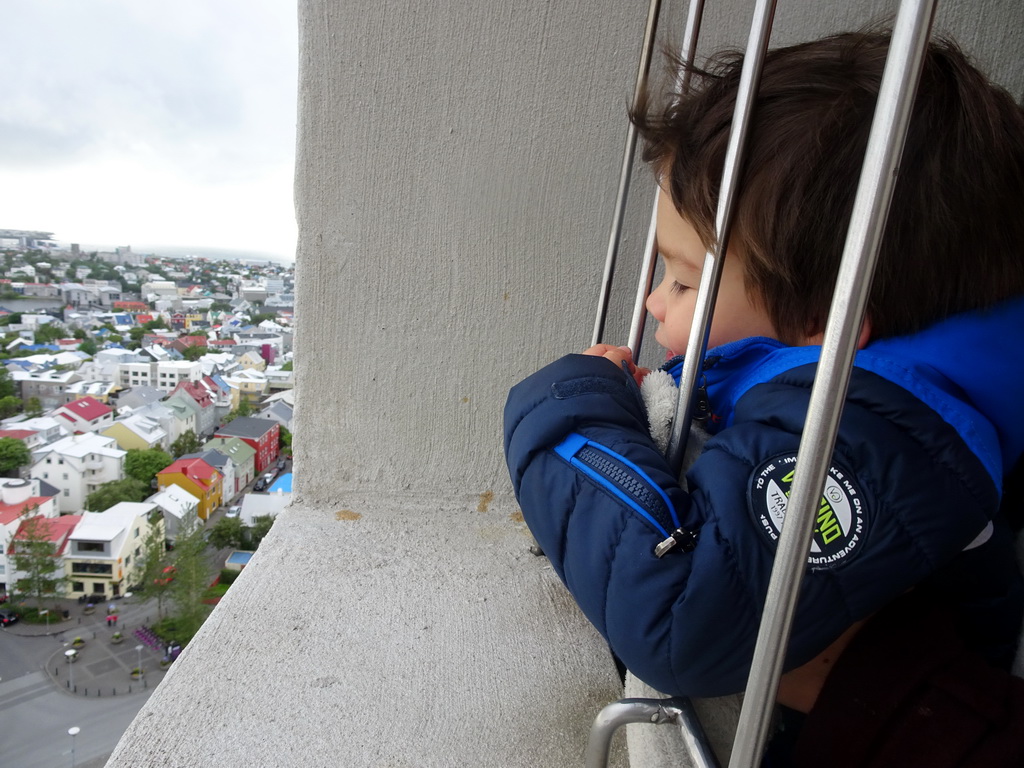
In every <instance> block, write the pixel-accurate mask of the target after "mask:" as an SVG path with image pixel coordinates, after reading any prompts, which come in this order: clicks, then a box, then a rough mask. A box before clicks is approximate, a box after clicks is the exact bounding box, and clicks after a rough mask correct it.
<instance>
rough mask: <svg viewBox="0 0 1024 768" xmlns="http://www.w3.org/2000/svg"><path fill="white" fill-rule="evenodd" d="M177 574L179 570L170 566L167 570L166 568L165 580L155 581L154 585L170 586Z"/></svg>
mask: <svg viewBox="0 0 1024 768" xmlns="http://www.w3.org/2000/svg"><path fill="white" fill-rule="evenodd" d="M177 572H178V569H177V568H175V567H174V566H173V565H168V566H167V567H166V568H164V573H163V578H159V579H153V583H154V584H159V585H161V586H164V585H167V584H170V583H171V582H172V581H174V574H176V573H177Z"/></svg>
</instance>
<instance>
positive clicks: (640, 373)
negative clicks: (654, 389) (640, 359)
mask: <svg viewBox="0 0 1024 768" xmlns="http://www.w3.org/2000/svg"><path fill="white" fill-rule="evenodd" d="M583 354H584V355H591V356H593V357H603V358H604V359H605V360H611V361H612V362H613V363H615V367H616V368H622V364H623V363H625V364H626V365H627V367H628V368H629V373H630V374H631V375H632V376H633V380H634V381H636V383H637V384H638V385H639V384H640V382H642V381H643V380H644V376H646V375H647V374H648V373H650V372H651V369H650V368H639V367H637V365H636V364H635V363H634V362H633V352H632V351H631V350H630V348H629V347H614V346H612V345H611V344H595V345H594V346H592V347H591V348H590V349H587V350H584V352H583Z"/></svg>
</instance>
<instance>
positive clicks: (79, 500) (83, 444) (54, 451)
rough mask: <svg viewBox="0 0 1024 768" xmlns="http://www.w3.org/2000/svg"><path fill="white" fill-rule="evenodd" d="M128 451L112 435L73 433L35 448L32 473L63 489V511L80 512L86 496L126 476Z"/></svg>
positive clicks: (61, 499) (60, 501)
mask: <svg viewBox="0 0 1024 768" xmlns="http://www.w3.org/2000/svg"><path fill="white" fill-rule="evenodd" d="M126 453H127V451H122V450H121V449H120V448H118V447H117V442H116V441H115V440H114V438H112V437H106V436H104V435H97V434H94V433H87V434H83V435H71V436H69V437H65V438H63V439H62V440H58V441H57V442H55V443H51V444H50V445H46V446H43V447H42V448H40V449H38V450H36V451H33V452H32V468H31V469H30V470H29V476H30V477H37V478H40V479H42V480H45V481H46V482H48V483H49V484H50V485H52V486H54V487H55V488H57V489H58V490H59V491H60V497H59V499H58V506H59V508H60V511H61V512H78V511H79V510H81V509H83V508H84V506H85V498H86V496H88V495H89V494H90V493H92V492H93V491H95V490H96V489H97V488H98V487H99V486H101V485H103V484H104V483H110V482H113V481H114V480H121V479H123V478H124V457H125V454H126Z"/></svg>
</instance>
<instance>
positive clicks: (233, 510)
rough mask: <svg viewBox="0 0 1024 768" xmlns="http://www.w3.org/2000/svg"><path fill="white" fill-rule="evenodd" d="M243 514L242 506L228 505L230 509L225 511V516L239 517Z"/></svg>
mask: <svg viewBox="0 0 1024 768" xmlns="http://www.w3.org/2000/svg"><path fill="white" fill-rule="evenodd" d="M241 514H242V508H241V507H239V506H234V507H228V511H227V512H225V513H224V517H238V516H239V515H241Z"/></svg>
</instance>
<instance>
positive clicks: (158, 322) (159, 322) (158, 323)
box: [142, 317, 167, 331]
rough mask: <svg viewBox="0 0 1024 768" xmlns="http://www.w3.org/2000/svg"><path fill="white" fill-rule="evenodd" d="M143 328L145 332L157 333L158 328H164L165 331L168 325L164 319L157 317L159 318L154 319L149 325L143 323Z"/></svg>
mask: <svg viewBox="0 0 1024 768" xmlns="http://www.w3.org/2000/svg"><path fill="white" fill-rule="evenodd" d="M142 328H143V330H146V331H155V330H156V329H157V328H162V329H164V330H167V323H166V322H165V321H164V319H163V318H162V317H157V318H154V319H152V320H150V321H149V322H147V323H143V324H142Z"/></svg>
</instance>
